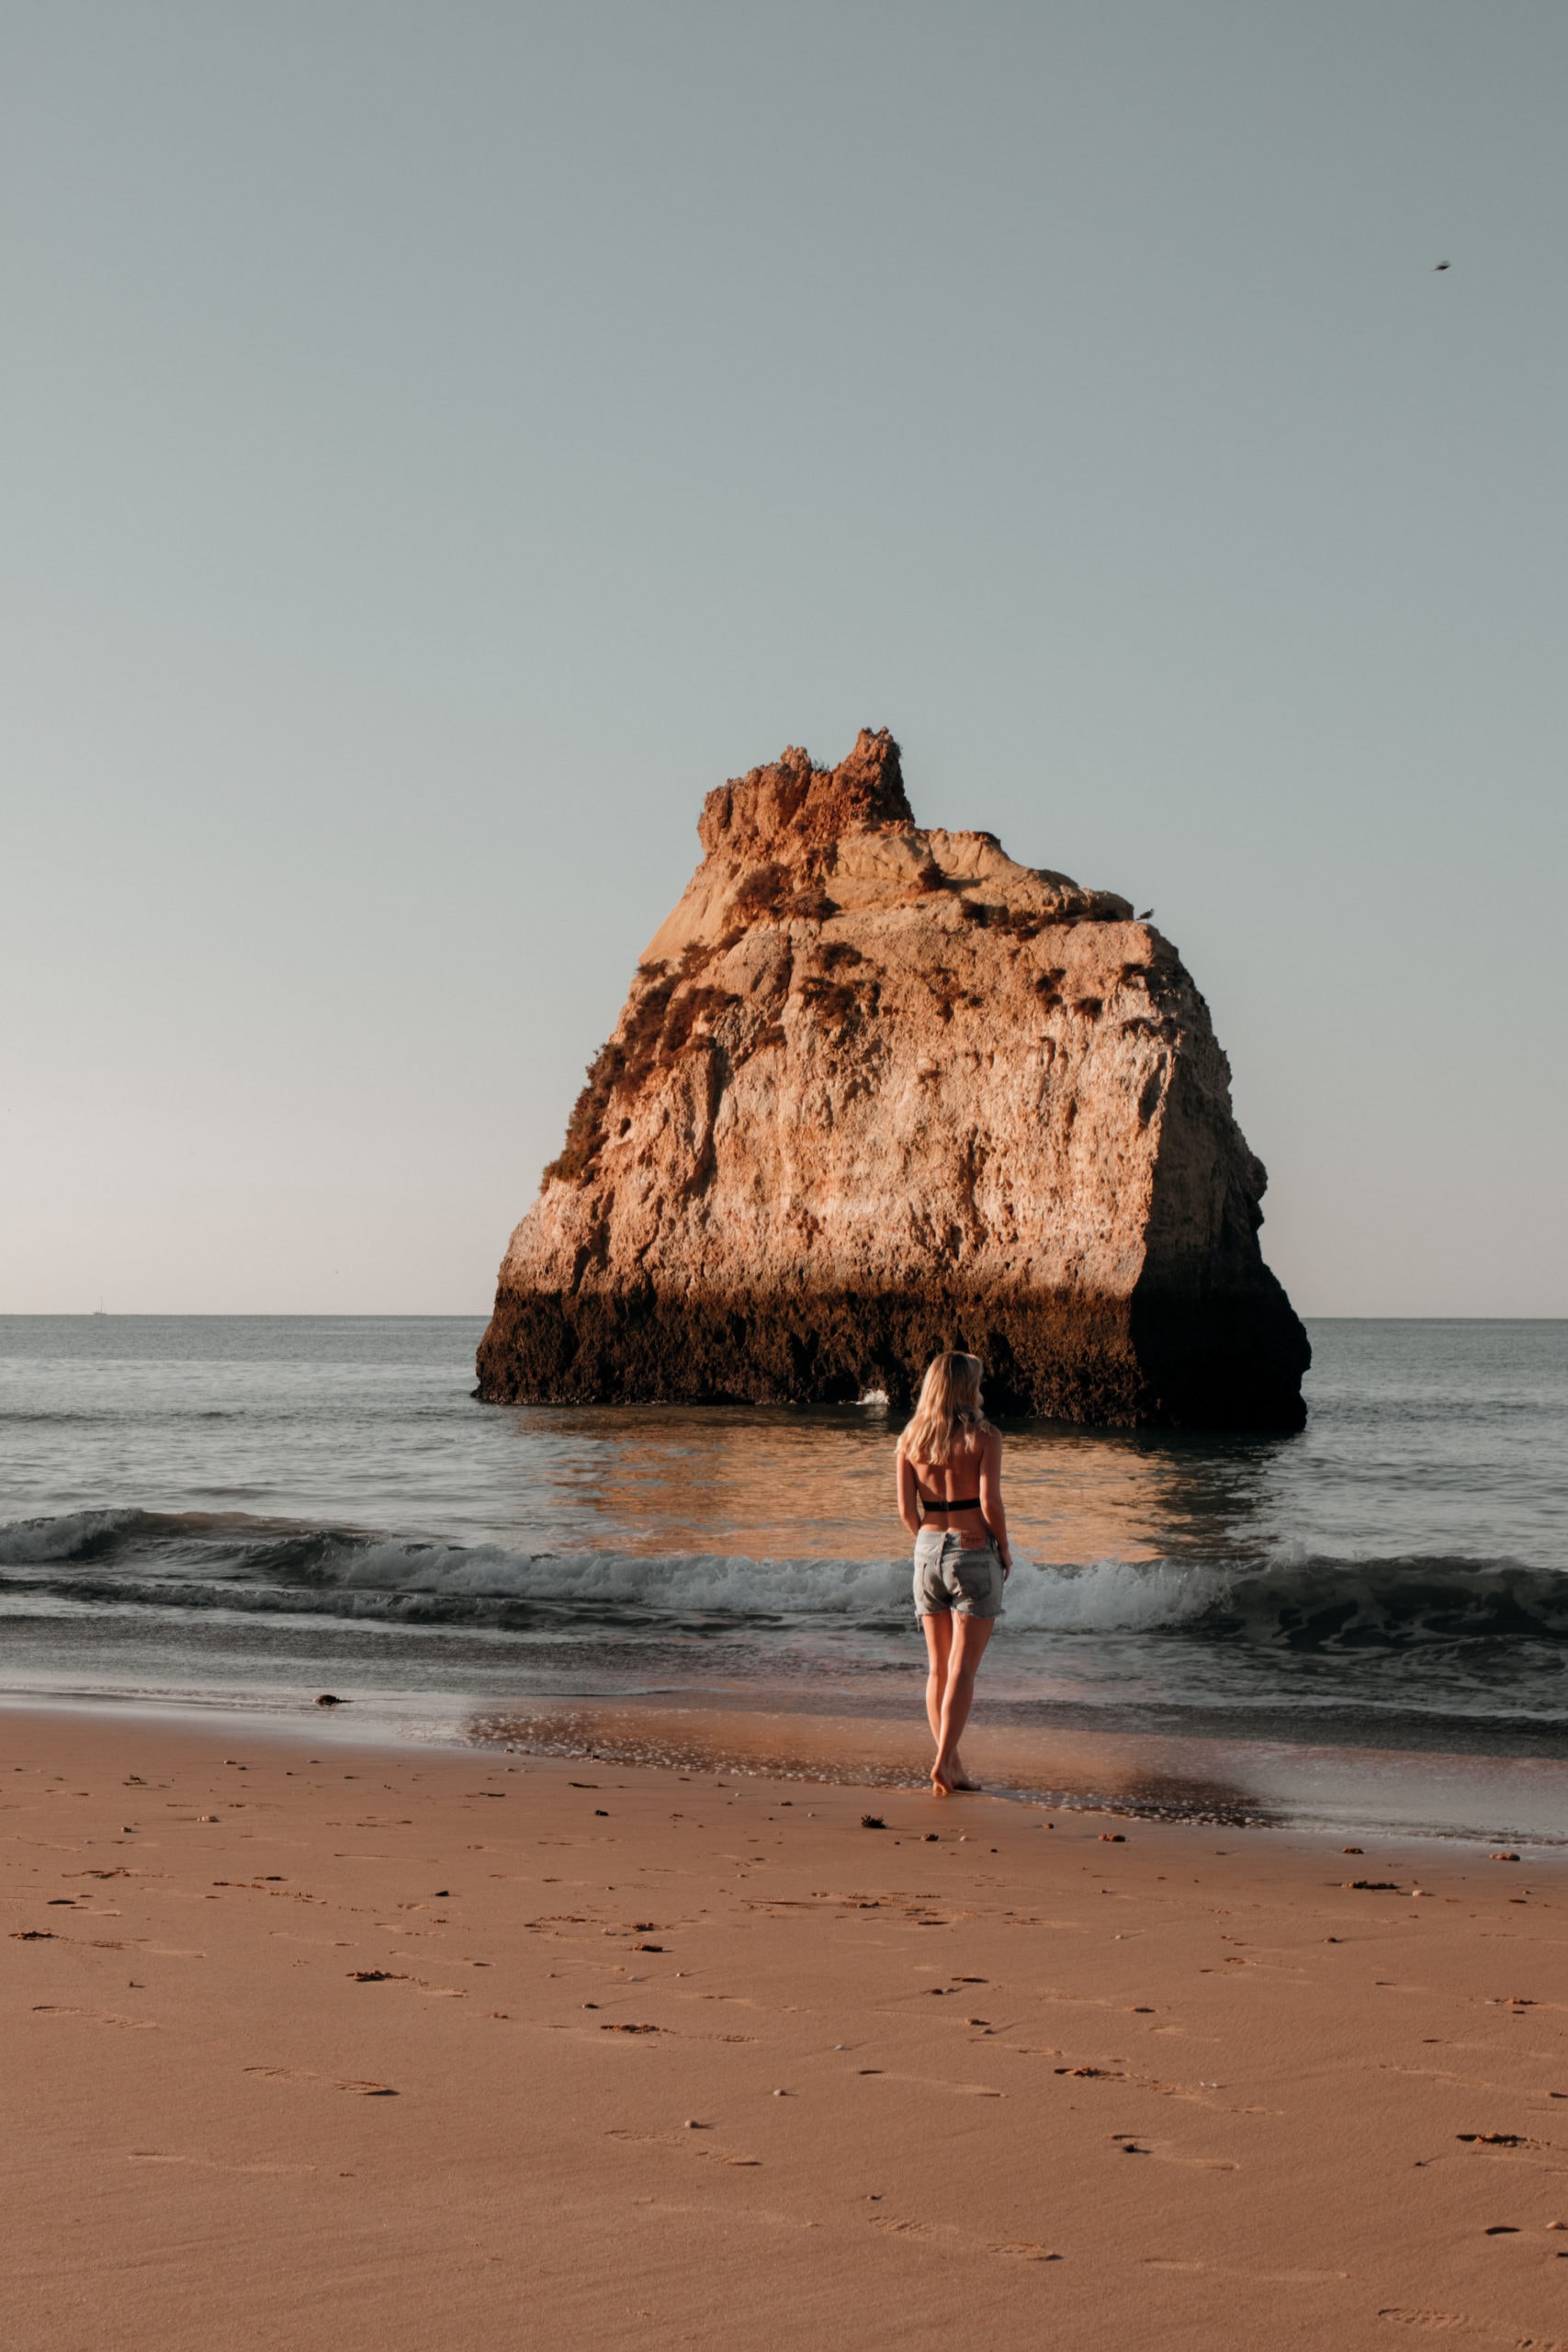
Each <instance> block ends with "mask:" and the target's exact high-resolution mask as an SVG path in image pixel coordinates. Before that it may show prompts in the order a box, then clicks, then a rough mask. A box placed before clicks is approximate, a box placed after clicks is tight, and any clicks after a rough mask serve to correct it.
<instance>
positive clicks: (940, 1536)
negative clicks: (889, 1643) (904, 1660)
mask: <svg viewBox="0 0 1568 2352" xmlns="http://www.w3.org/2000/svg"><path fill="white" fill-rule="evenodd" d="M951 1611H957V1613H958V1615H959V1616H960V1617H999V1616H1000V1615H1001V1613H1002V1559H1001V1554H1000V1553H999V1552H998V1549H997V1544H996V1538H995V1537H994V1536H990V1537H987V1541H986V1543H985V1544H984V1545H983V1546H982V1547H981V1548H980V1549H978V1550H966V1549H965V1548H964V1538H963V1537H962V1536H961V1535H960V1534H959V1533H958V1532H957V1531H956V1530H955V1529H953V1528H951V1527H949V1528H942V1527H922V1528H921V1530H920V1532H919V1534H918V1535H917V1536H916V1538H915V1615H916V1616H917V1617H918V1618H919V1617H944V1616H946V1615H948V1614H949V1613H950V1612H951Z"/></svg>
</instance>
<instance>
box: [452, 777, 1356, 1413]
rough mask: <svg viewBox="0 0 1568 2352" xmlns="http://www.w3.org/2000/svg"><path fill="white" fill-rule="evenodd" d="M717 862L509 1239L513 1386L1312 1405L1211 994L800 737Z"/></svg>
mask: <svg viewBox="0 0 1568 2352" xmlns="http://www.w3.org/2000/svg"><path fill="white" fill-rule="evenodd" d="M698 831H699V833H700V835H701V839H702V844H703V848H704V851H705V856H704V859H703V862H702V864H701V865H699V867H698V868H697V871H696V873H695V874H694V876H693V878H692V880H691V882H690V884H689V885H688V886H687V888H686V892H685V895H684V896H683V898H682V899H681V902H680V904H679V905H678V906H677V907H676V909H675V910H674V912H673V913H672V914H671V917H670V918H669V921H668V922H666V923H665V924H664V926H663V928H662V929H661V930H660V932H659V933H657V934H656V935H655V937H654V939H653V940H652V942H651V943H650V944H649V948H648V951H647V953H646V955H645V956H644V957H643V960H642V962H641V964H640V965H639V966H638V967H637V977H636V978H635V979H634V981H633V983H632V989H631V994H630V996H629V997H628V998H627V1000H626V1010H625V1011H624V1012H623V1013H622V1015H621V1019H620V1023H619V1025H618V1027H617V1028H616V1031H615V1035H614V1036H613V1037H612V1038H611V1039H610V1041H609V1043H608V1045H606V1046H605V1047H604V1051H603V1052H602V1053H601V1054H600V1056H599V1057H598V1059H597V1060H596V1061H595V1062H594V1063H593V1065H592V1069H590V1071H589V1074H588V1083H587V1085H586V1086H585V1087H584V1089H583V1091H582V1093H581V1096H580V1097H579V1099H578V1103H577V1107H576V1109H575V1110H574V1111H573V1112H572V1114H571V1119H570V1125H569V1126H568V1129H567V1135H566V1142H565V1147H564V1148H563V1150H562V1151H561V1154H560V1157H559V1158H558V1159H556V1160H554V1161H552V1163H551V1165H550V1166H549V1167H548V1168H547V1170H545V1176H544V1182H543V1185H542V1187H541V1190H540V1193H539V1197H538V1199H537V1200H536V1202H535V1204H534V1206H533V1207H532V1208H531V1209H530V1210H529V1212H528V1214H527V1216H525V1218H524V1220H523V1222H522V1224H521V1225H520V1226H519V1227H517V1230H516V1232H515V1233H514V1234H513V1237H512V1242H511V1246H510V1248H509V1249H508V1250H507V1253H506V1258H505V1261H504V1262H503V1264H502V1269H501V1279H500V1287H499V1289H498V1292H497V1295H496V1302H495V1312H494V1315H493V1317H491V1324H490V1328H489V1329H488V1330H487V1331H486V1333H485V1337H484V1340H483V1342H482V1344H481V1346H480V1349H479V1395H480V1396H481V1397H490V1398H493V1399H497V1400H503V1401H515V1400H519V1399H527V1400H531V1401H536V1402H544V1401H553V1402H586V1401H589V1400H601V1401H602V1400H606V1399H621V1400H649V1399H656V1398H657V1399H664V1400H671V1401H689V1402H696V1401H699V1400H706V1401H734V1402H738V1403H739V1402H764V1401H766V1402H778V1401H784V1400H795V1401H798V1402H826V1401H831V1400H840V1399H847V1398H853V1397H858V1396H860V1395H862V1394H863V1393H867V1392H874V1391H877V1390H884V1391H886V1393H887V1395H888V1396H889V1397H890V1398H891V1399H892V1400H893V1401H894V1402H895V1403H896V1404H897V1403H902V1402H903V1401H904V1400H905V1399H907V1398H908V1396H909V1394H910V1392H911V1389H912V1388H913V1386H914V1385H916V1384H917V1383H918V1381H919V1374H920V1372H921V1369H922V1367H923V1366H924V1364H925V1363H926V1362H927V1360H928V1358H929V1357H930V1356H931V1354H932V1353H933V1352H934V1351H936V1350H937V1349H939V1348H943V1347H954V1346H956V1347H963V1348H966V1349H969V1350H970V1351H973V1352H974V1353H976V1354H977V1355H979V1356H981V1357H983V1358H984V1360H985V1363H986V1366H987V1399H988V1401H989V1403H990V1404H991V1405H992V1407H993V1408H995V1409H997V1410H998V1411H1001V1412H1004V1413H1037V1414H1047V1415H1053V1416H1057V1417H1060V1418H1063V1419H1068V1420H1074V1421H1094V1422H1108V1423H1120V1424H1132V1423H1139V1422H1154V1423H1168V1424H1190V1425H1208V1426H1211V1427H1216V1426H1228V1427H1232V1428H1262V1429H1291V1428H1296V1427H1299V1426H1300V1424H1301V1421H1302V1419H1303V1406H1302V1401H1301V1378H1302V1374H1303V1371H1304V1370H1305V1368H1306V1365H1307V1363H1308V1362H1309V1360H1310V1351H1309V1349H1308V1346H1307V1340H1306V1334H1305V1332H1304V1331H1303V1329H1302V1326H1301V1324H1300V1323H1299V1322H1298V1321H1297V1319H1296V1317H1295V1315H1294V1314H1293V1312H1292V1308H1291V1305H1290V1302H1289V1300H1288V1299H1287V1298H1286V1296H1285V1294H1284V1292H1283V1291H1282V1290H1281V1288H1280V1284H1279V1283H1278V1282H1276V1280H1275V1279H1274V1276H1273V1275H1272V1274H1271V1273H1270V1272H1269V1270H1268V1268H1267V1267H1266V1266H1265V1265H1264V1263H1263V1261H1262V1257H1261V1255H1260V1253H1259V1250H1258V1226H1259V1225H1260V1224H1261V1222H1262V1217H1261V1215H1260V1212H1259V1210H1258V1200H1259V1198H1260V1196H1261V1194H1262V1192H1263V1188H1264V1183H1265V1177H1264V1171H1263V1168H1262V1166H1261V1164H1260V1162H1259V1161H1258V1159H1255V1158H1254V1156H1253V1154H1252V1153H1251V1152H1250V1151H1249V1150H1248V1149H1247V1145H1246V1142H1245V1141H1244V1139H1243V1137H1242V1136H1241V1133H1240V1130H1239V1129H1238V1128H1237V1126H1236V1124H1235V1119H1234V1118H1233V1117H1232V1115H1231V1106H1230V1072H1229V1068H1228V1066H1227V1064H1226V1061H1225V1057H1224V1054H1223V1053H1222V1052H1221V1051H1220V1048H1219V1046H1218V1045H1217V1044H1216V1042H1215V1039H1214V1035H1213V1030H1212V1029H1211V1027H1210V1024H1209V1014H1208V1008H1207V1007H1206V1005H1205V1004H1204V1002H1203V1000H1202V998H1201V996H1200V994H1199V993H1198V990H1197V989H1196V988H1195V987H1194V986H1193V984H1192V981H1191V980H1190V978H1189V977H1188V975H1187V973H1186V971H1185V970H1184V969H1183V967H1182V965H1181V962H1180V959H1179V956H1177V953H1176V951H1175V949H1174V948H1173V947H1172V946H1171V945H1170V944H1169V943H1168V941H1166V940H1164V939H1162V938H1161V936H1160V934H1159V933H1158V932H1156V931H1155V930H1153V929H1151V928H1150V926H1149V925H1148V923H1146V922H1134V919H1133V911H1132V909H1131V907H1130V906H1129V905H1128V903H1127V901H1126V900H1125V899H1119V898H1116V897H1115V896H1114V895H1113V894H1111V892H1109V891H1103V890H1085V889H1080V888H1079V887H1078V885H1077V883H1075V882H1070V881H1069V880H1068V879H1067V877H1066V876H1065V875H1062V874H1053V873H1049V872H1046V871H1043V870H1041V869H1039V868H1036V867H1032V866H1027V865H1015V864H1014V863H1013V861H1012V860H1011V858H1010V857H1008V856H1006V855H1004V854H1003V852H1002V850H1001V849H1000V847H999V846H998V842H997V841H996V838H995V836H994V835H992V834H990V833H949V832H940V831H926V830H924V829H923V828H920V827H918V826H917V825H916V823H915V821H914V818H913V816H912V814H911V813H910V809H909V804H908V799H907V798H906V797H905V793H904V785H903V779H902V776H901V774H900V770H899V762H898V747H897V744H896V743H895V742H894V741H893V740H892V738H891V736H889V735H888V734H886V732H884V733H880V734H872V733H870V732H865V733H863V734H862V735H861V737H860V740H859V741H858V742H857V743H856V745H855V747H854V750H853V751H852V752H851V754H850V756H849V758H848V759H847V760H845V761H844V763H842V765H841V766H840V767H837V768H833V769H830V770H829V769H821V768H814V767H813V766H812V764H811V762H810V760H809V759H808V758H807V754H806V753H805V752H801V751H788V752H785V753H784V757H783V758H782V759H781V760H780V761H779V762H778V763H777V764H776V765H774V766H772V767H763V768H755V769H753V770H752V772H751V774H750V775H747V776H743V777H742V778H741V779H740V780H739V782H737V783H732V784H727V785H726V786H723V788H722V789H721V790H720V791H717V792H712V793H710V794H709V795H708V797H707V801H706V804H705V807H704V809H703V815H702V821H701V824H700V826H699V828H698Z"/></svg>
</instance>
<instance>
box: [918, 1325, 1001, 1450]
mask: <svg viewBox="0 0 1568 2352" xmlns="http://www.w3.org/2000/svg"><path fill="white" fill-rule="evenodd" d="M984 1369H985V1367H984V1366H983V1365H982V1363H981V1362H980V1359H979V1357H978V1356H965V1355H960V1354H958V1353H957V1352H956V1351H954V1350H953V1349H948V1350H946V1351H944V1352H943V1353H942V1354H941V1355H940V1356H933V1357H932V1358H931V1362H930V1363H929V1364H928V1365H927V1366H926V1376H925V1378H924V1380H922V1381H921V1383H920V1395H919V1403H918V1404H917V1405H916V1407H915V1410H914V1415H913V1417H912V1419H910V1421H909V1424H908V1428H907V1429H906V1430H905V1431H904V1434H903V1436H902V1437H901V1438H900V1439H899V1440H898V1451H899V1453H901V1454H903V1455H905V1456H906V1457H907V1458H908V1460H909V1461H911V1462H945V1461H946V1460H947V1457H948V1455H949V1454H950V1453H952V1451H953V1442H954V1441H955V1439H957V1438H959V1437H960V1436H963V1437H965V1438H976V1437H984V1436H985V1434H986V1432H987V1430H989V1428H990V1426H991V1424H990V1423H989V1421H988V1420H987V1419H986V1416H985V1413H984V1411H983V1410H982V1409H981V1403H980V1380H981V1375H982V1374H983V1372H984Z"/></svg>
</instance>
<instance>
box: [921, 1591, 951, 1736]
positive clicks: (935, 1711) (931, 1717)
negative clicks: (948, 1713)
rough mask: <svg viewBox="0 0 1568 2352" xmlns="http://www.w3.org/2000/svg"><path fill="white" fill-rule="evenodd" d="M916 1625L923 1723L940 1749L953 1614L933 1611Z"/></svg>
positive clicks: (949, 1611) (945, 1610)
mask: <svg viewBox="0 0 1568 2352" xmlns="http://www.w3.org/2000/svg"><path fill="white" fill-rule="evenodd" d="M920 1624H921V1626H922V1627H923V1629H924V1632H925V1636H926V1721H927V1723H929V1724H930V1725H931V1737H932V1739H933V1740H934V1741H935V1742H936V1745H937V1746H938V1747H941V1746H942V1693H943V1691H945V1690H946V1689H947V1661H948V1658H949V1657H950V1656H951V1655H952V1650H953V1611H951V1610H950V1609H943V1610H940V1611H933V1612H932V1613H931V1616H929V1617H922V1618H921V1620H920Z"/></svg>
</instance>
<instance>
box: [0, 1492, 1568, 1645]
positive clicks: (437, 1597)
mask: <svg viewBox="0 0 1568 2352" xmlns="http://www.w3.org/2000/svg"><path fill="white" fill-rule="evenodd" d="M29 1594H30V1595H33V1596H36V1597H37V1598H38V1599H39V1600H42V1599H44V1598H46V1597H47V1598H48V1599H50V1600H53V1601H55V1602H56V1603H59V1602H67V1603H73V1604H75V1605H76V1606H78V1607H83V1608H88V1609H91V1608H93V1607H95V1606H97V1607H100V1608H113V1609H118V1610H121V1611H123V1610H126V1609H151V1610H157V1609H165V1610H166V1609H171V1608H180V1609H198V1610H199V1609H206V1610H228V1611H248V1612H255V1611H261V1612H267V1613H281V1612H288V1613H292V1614H300V1613H304V1614H309V1615H311V1616H316V1617H321V1618H336V1619H340V1620H344V1621H349V1622H359V1623H364V1622H365V1621H367V1620H380V1621H383V1622H387V1623H403V1624H409V1625H418V1624H430V1625H444V1626H448V1627H454V1628H460V1627H462V1626H463V1625H465V1624H467V1625H471V1626H472V1627H474V1628H475V1629H476V1630H479V1629H481V1628H499V1629H516V1630H523V1629H525V1628H526V1627H528V1626H530V1625H540V1626H544V1625H547V1624H548V1623H551V1622H552V1621H561V1622H565V1621H569V1620H570V1621H575V1622H579V1623H581V1622H583V1621H587V1622H590V1623H599V1624H603V1625H611V1624H617V1623H619V1624H624V1625H633V1624H640V1625H653V1624H657V1625H660V1626H662V1627H664V1628H665V1629H666V1630H667V1631H669V1632H671V1633H674V1632H678V1631H679V1630H680V1628H681V1627H682V1625H688V1626H689V1625H701V1626H704V1627H715V1626H718V1627H722V1626H724V1625H726V1624H728V1625H737V1626H739V1625H750V1626H766V1625H768V1624H769V1623H773V1624H775V1625H788V1624H790V1623H806V1622H808V1621H814V1622H816V1623H818V1624H821V1623H840V1624H843V1625H855V1624H859V1625H863V1626H867V1627H881V1626H886V1625H888V1624H893V1623H908V1609H909V1571H908V1562H907V1559H905V1558H903V1557H897V1558H893V1557H889V1558H885V1559H872V1560H864V1559H861V1560H850V1559H820V1558H817V1559H752V1558H747V1557H731V1556H727V1555H722V1554H713V1553H678V1554H664V1555H641V1554H636V1553H630V1552H615V1551H580V1550H561V1551H558V1552H539V1553H522V1552H513V1551H509V1550H507V1549H505V1548H504V1547H502V1546H501V1545H487V1544H476V1545H461V1544H442V1543H437V1542H434V1541H425V1540H421V1539H419V1538H416V1537H410V1536H398V1535H377V1534H367V1533H363V1532H355V1531H353V1530H347V1529H342V1528H328V1527H311V1526H305V1525H297V1524H294V1523H291V1522H283V1521H265V1520H256V1519H254V1518H247V1517H244V1516H243V1515H240V1514H216V1515H215V1514H201V1513H182V1514H177V1515H176V1514H169V1513H159V1512H152V1511H141V1510H118V1511H115V1510H96V1511H78V1512H71V1513H67V1514H63V1515H61V1516H57V1517H54V1518H50V1519H39V1520H24V1521H16V1522H13V1523H12V1524H10V1525H8V1526H0V1596H4V1598H5V1600H6V1603H7V1606H8V1608H9V1609H10V1611H12V1612H15V1611H17V1609H18V1608H19V1607H20V1608H25V1607H26V1604H27V1599H28V1595H29ZM1007 1619H1008V1623H1009V1627H1010V1630H1013V1631H1025V1632H1032V1633H1038V1634H1050V1635H1054V1636H1056V1637H1066V1638H1071V1637H1073V1636H1077V1635H1095V1634H1170V1635H1173V1636H1176V1635H1179V1636H1185V1637H1187V1638H1190V1639H1201V1640H1207V1641H1230V1642H1238V1643H1249V1642H1250V1643H1266V1644H1269V1645H1283V1646H1286V1647H1288V1648H1292V1649H1298V1650H1314V1649H1321V1650H1336V1651H1341V1652H1344V1651H1356V1650H1371V1651H1376V1650H1384V1651H1387V1650H1398V1649H1408V1648H1414V1647H1417V1646H1420V1645H1438V1644H1442V1645H1456V1644H1465V1643H1470V1642H1488V1643H1498V1642H1505V1643H1506V1642H1509V1641H1529V1642H1532V1643H1536V1644H1540V1643H1551V1644H1568V1576H1564V1575H1562V1573H1560V1572H1558V1571H1556V1570H1553V1569H1550V1568H1542V1567H1540V1566H1528V1565H1526V1564H1524V1563H1522V1562H1518V1561H1514V1560H1506V1559H1500V1560H1478V1559H1467V1558H1462V1557H1441V1556H1419V1557H1407V1558H1384V1559H1348V1558H1333V1557H1327V1556H1323V1555H1318V1556H1298V1557H1289V1558H1281V1559H1280V1560H1278V1561H1276V1562H1273V1563H1270V1564H1267V1565H1261V1566H1259V1565H1256V1564H1245V1565H1243V1564H1216V1563H1207V1562H1203V1561H1201V1560H1199V1561H1193V1562H1183V1561H1178V1560H1170V1559H1161V1560H1151V1561H1142V1562H1129V1561H1121V1560H1099V1561H1090V1562H1085V1563H1082V1564H1080V1565H1077V1566H1065V1567H1063V1566H1051V1567H1036V1566H1032V1565H1030V1564H1028V1563H1025V1562H1022V1561H1021V1562H1020V1564H1019V1566H1018V1569H1017V1572H1016V1573H1015V1575H1014V1576H1013V1577H1012V1579H1011V1582H1010V1586H1009V1588H1008V1595H1007Z"/></svg>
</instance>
